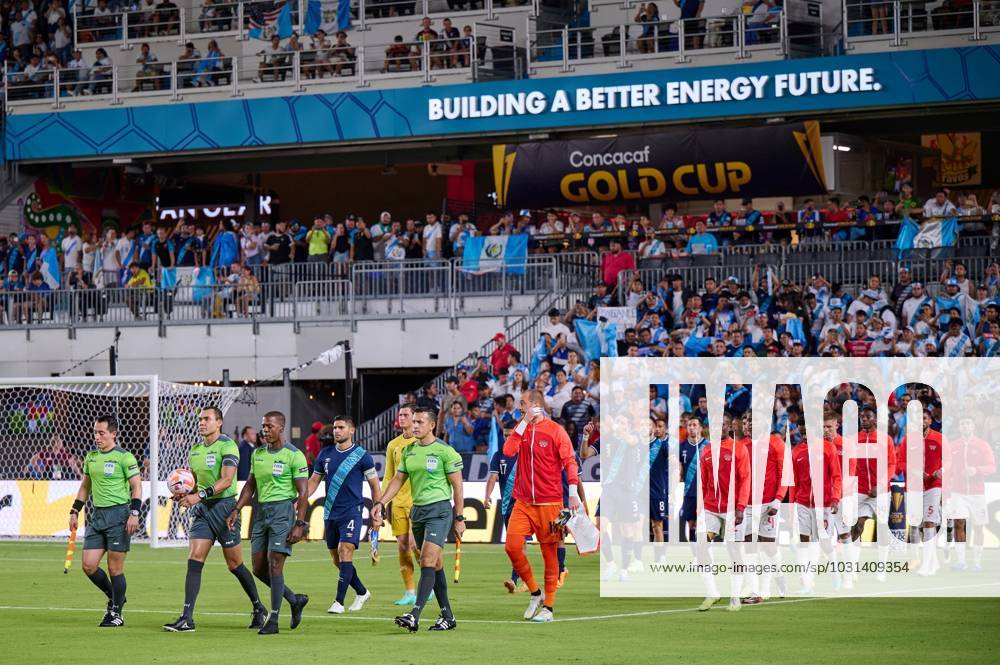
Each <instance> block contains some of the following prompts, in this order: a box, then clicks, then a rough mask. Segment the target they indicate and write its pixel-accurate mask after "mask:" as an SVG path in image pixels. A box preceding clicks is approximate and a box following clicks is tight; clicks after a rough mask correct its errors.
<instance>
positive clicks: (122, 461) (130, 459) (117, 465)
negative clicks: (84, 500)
mask: <svg viewBox="0 0 1000 665" xmlns="http://www.w3.org/2000/svg"><path fill="white" fill-rule="evenodd" d="M83 473H84V475H85V476H87V477H88V478H90V496H91V500H92V501H93V502H94V507H96V508H107V507H108V506H120V505H122V504H123V503H128V502H129V501H131V500H132V490H131V488H130V487H129V484H128V481H129V479H130V478H132V477H133V476H138V475H139V463H138V462H136V461H135V455H133V454H132V453H130V452H128V451H127V450H125V449H124V448H119V447H118V446H115V447H114V448H112V449H111V450H109V451H108V452H106V453H102V452H101V451H100V450H91V451H90V452H89V453H87V456H86V457H84V458H83Z"/></svg>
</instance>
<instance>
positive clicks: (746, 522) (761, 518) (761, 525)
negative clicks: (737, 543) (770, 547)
mask: <svg viewBox="0 0 1000 665" xmlns="http://www.w3.org/2000/svg"><path fill="white" fill-rule="evenodd" d="M755 515H756V516H757V517H756V519H755V518H754V516H755ZM753 525H757V535H758V536H760V537H762V538H771V539H772V540H774V539H777V537H778V516H777V515H776V514H775V515H768V514H767V505H762V506H747V507H746V508H744V509H743V523H742V524H740V525H739V526H738V527H736V529H737V531H739V530H742V533H737V538H744V539H745V538H746V537H747V536H748V535H752V534H753V530H752V529H753Z"/></svg>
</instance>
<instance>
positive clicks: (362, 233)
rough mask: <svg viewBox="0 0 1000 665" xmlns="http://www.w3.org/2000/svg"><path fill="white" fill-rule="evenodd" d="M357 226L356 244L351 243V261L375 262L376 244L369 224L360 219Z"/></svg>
mask: <svg viewBox="0 0 1000 665" xmlns="http://www.w3.org/2000/svg"><path fill="white" fill-rule="evenodd" d="M356 224H357V226H356V227H355V233H354V242H353V243H351V260H352V261H374V260H375V244H374V243H373V242H372V234H371V231H370V230H369V229H368V224H367V223H366V222H365V220H364V219H362V218H361V217H358V221H357V222H356Z"/></svg>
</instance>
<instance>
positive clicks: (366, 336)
mask: <svg viewBox="0 0 1000 665" xmlns="http://www.w3.org/2000/svg"><path fill="white" fill-rule="evenodd" d="M511 320H513V319H511ZM505 326H506V323H505V320H504V318H503V317H496V316H493V317H477V318H462V319H459V320H458V328H457V329H455V330H453V329H451V327H450V321H449V320H448V319H447V318H440V319H410V320H405V319H403V320H385V321H377V320H376V321H359V322H358V330H357V332H356V333H353V334H352V333H351V330H350V327H349V325H347V324H332V323H324V324H315V325H303V326H302V328H301V331H300V332H299V333H298V334H296V333H295V331H294V328H293V326H292V324H290V323H270V324H262V325H261V326H260V334H259V335H254V334H253V329H252V328H251V326H250V325H249V324H246V325H243V324H231V325H216V326H211V327H207V326H203V325H190V326H179V325H178V326H170V327H168V328H167V334H166V337H159V336H158V335H157V330H156V328H155V327H143V328H138V327H137V328H122V329H121V332H122V334H121V339H120V340H119V362H118V373H119V374H123V375H124V374H159V375H160V377H161V378H163V379H166V380H172V381H205V380H219V379H221V377H222V370H223V369H228V370H229V371H230V376H231V378H232V381H233V383H234V384H237V383H240V382H242V381H243V379H264V378H268V377H273V376H278V377H280V375H281V370H282V368H285V367H295V366H296V365H299V364H301V363H303V362H306V361H308V360H311V359H312V358H314V357H315V356H316V355H318V354H319V353H320V352H321V351H323V350H325V349H328V348H330V347H332V346H334V345H335V344H336V343H337V342H338V341H340V340H344V339H347V340H350V341H351V346H352V348H354V349H355V353H354V363H355V367H356V368H358V369H365V368H387V367H388V368H391V367H398V368H406V367H422V368H425V367H434V366H441V367H446V366H450V365H452V364H453V363H454V362H455V361H457V360H459V359H460V358H462V357H464V356H465V355H466V354H468V353H469V352H471V351H473V350H475V349H478V348H479V347H480V346H481V345H482V344H483V343H485V342H486V341H488V340H489V339H490V338H491V337H492V336H493V335H494V334H495V333H496V332H497V331H499V330H503V329H504V328H505ZM113 340H114V329H113V328H94V329H78V330H77V333H76V339H75V340H73V339H70V338H69V335H68V332H67V331H66V330H44V329H39V330H33V331H30V333H28V332H26V331H24V330H2V331H0V349H3V351H2V353H0V376H2V377H17V376H48V375H50V374H52V373H55V372H61V371H64V370H66V369H67V368H69V367H70V366H72V365H74V364H75V363H77V362H79V361H80V360H83V359H84V358H87V357H88V356H90V355H92V354H94V353H96V352H98V351H100V350H101V349H102V348H105V347H108V346H110V345H111V344H112V342H113ZM88 371H89V372H93V373H95V374H98V375H101V374H107V373H108V355H107V354H106V353H102V354H101V355H100V356H99V357H98V358H96V359H95V360H92V361H90V362H88V363H85V364H84V365H82V366H81V367H79V368H77V369H76V370H74V371H73V372H72V374H73V375H83V374H84V373H85V372H88ZM296 378H299V379H343V378H344V365H343V360H341V361H339V362H338V363H336V364H334V365H330V366H323V365H319V364H315V365H312V366H310V367H308V368H306V369H305V370H302V371H300V372H299V373H297V374H296Z"/></svg>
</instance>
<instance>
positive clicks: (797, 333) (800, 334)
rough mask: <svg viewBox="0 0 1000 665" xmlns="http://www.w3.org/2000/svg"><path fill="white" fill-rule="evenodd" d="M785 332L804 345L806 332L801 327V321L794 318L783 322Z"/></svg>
mask: <svg viewBox="0 0 1000 665" xmlns="http://www.w3.org/2000/svg"><path fill="white" fill-rule="evenodd" d="M785 332H786V333H788V334H789V335H791V336H792V339H793V340H795V341H797V342H802V343H803V344H805V343H806V331H805V330H804V329H803V327H802V319H800V318H794V319H788V320H787V321H785Z"/></svg>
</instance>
